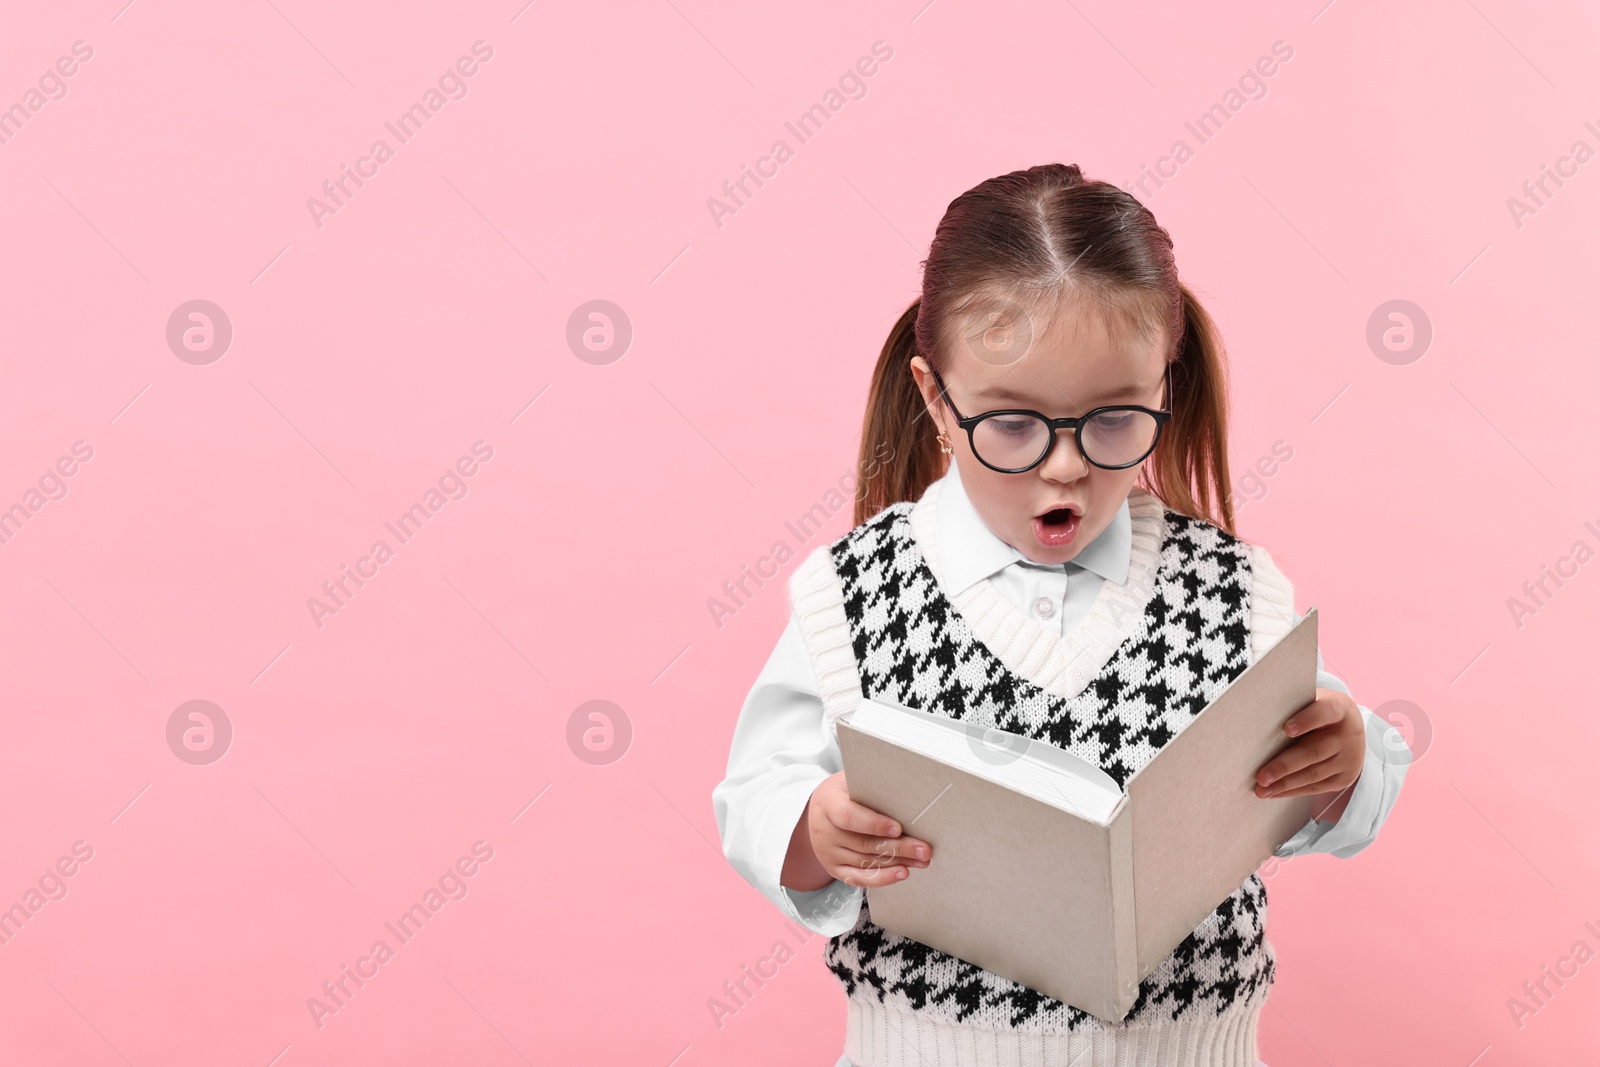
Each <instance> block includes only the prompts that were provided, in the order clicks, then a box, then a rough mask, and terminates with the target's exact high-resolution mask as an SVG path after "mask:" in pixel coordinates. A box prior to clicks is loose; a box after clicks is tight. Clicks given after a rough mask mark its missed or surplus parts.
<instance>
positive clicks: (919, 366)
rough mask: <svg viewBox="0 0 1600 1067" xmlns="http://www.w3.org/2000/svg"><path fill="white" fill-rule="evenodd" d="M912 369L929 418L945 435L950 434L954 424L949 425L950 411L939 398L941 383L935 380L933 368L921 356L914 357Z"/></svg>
mask: <svg viewBox="0 0 1600 1067" xmlns="http://www.w3.org/2000/svg"><path fill="white" fill-rule="evenodd" d="M907 366H908V367H909V368H910V374H911V378H912V380H913V381H914V382H916V384H917V390H918V391H919V392H921V393H922V404H923V407H924V408H925V409H926V410H927V413H928V418H930V419H932V420H933V424H934V425H935V426H936V427H938V428H939V431H940V432H941V433H944V434H950V433H951V431H952V428H953V424H951V425H947V424H946V423H947V420H948V419H949V418H950V409H949V408H948V407H946V406H945V403H944V401H943V400H942V399H941V398H940V397H939V383H938V382H936V381H934V380H933V368H932V367H930V366H929V365H928V361H927V360H925V359H923V358H922V357H921V356H912V357H911V360H910V362H909V363H908V364H907Z"/></svg>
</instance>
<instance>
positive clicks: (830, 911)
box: [783, 878, 867, 937]
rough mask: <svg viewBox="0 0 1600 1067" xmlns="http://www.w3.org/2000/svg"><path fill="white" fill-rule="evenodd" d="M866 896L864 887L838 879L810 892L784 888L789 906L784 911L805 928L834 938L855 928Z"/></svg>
mask: <svg viewBox="0 0 1600 1067" xmlns="http://www.w3.org/2000/svg"><path fill="white" fill-rule="evenodd" d="M866 893H867V891H866V890H865V889H863V888H862V887H860V886H858V885H846V884H845V883H844V882H841V881H839V879H837V878H835V879H834V880H833V881H831V882H829V883H828V884H827V885H825V886H823V887H822V888H821V889H812V890H809V891H802V890H798V889H790V888H788V887H787V886H784V887H783V895H784V899H785V901H786V902H787V905H788V906H787V907H786V908H785V909H784V910H785V911H787V912H788V913H789V917H790V918H792V919H794V920H796V921H798V922H799V923H800V925H802V926H804V927H805V928H806V929H808V930H815V931H816V932H817V933H819V934H822V935H824V936H825V937H834V936H836V935H838V934H842V933H845V932H847V931H849V930H851V929H852V928H854V927H855V925H856V920H857V919H858V918H860V916H861V901H862V898H864V897H865V896H866Z"/></svg>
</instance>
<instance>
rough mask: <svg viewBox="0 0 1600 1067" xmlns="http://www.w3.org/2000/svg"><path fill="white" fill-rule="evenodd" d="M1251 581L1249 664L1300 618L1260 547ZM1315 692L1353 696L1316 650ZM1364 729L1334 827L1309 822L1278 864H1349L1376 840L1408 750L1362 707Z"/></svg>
mask: <svg viewBox="0 0 1600 1067" xmlns="http://www.w3.org/2000/svg"><path fill="white" fill-rule="evenodd" d="M1251 549H1252V562H1253V567H1254V578H1253V583H1252V593H1251V641H1252V645H1253V655H1252V662H1254V659H1255V658H1256V657H1258V656H1260V654H1261V653H1262V652H1264V651H1265V650H1266V649H1267V648H1270V647H1271V646H1272V645H1273V644H1275V643H1276V642H1277V640H1278V639H1279V638H1281V637H1282V636H1283V635H1284V634H1286V633H1288V632H1289V630H1290V628H1292V627H1293V626H1294V624H1295V623H1297V622H1299V621H1300V620H1301V619H1302V618H1304V615H1302V614H1300V613H1298V612H1296V611H1295V610H1294V589H1293V587H1292V586H1291V585H1290V583H1289V580H1288V579H1287V578H1286V577H1284V575H1283V572H1282V571H1281V570H1279V569H1278V566H1277V564H1276V563H1274V562H1273V559H1272V557H1271V555H1269V554H1268V553H1267V551H1266V549H1264V548H1262V547H1260V546H1259V545H1253V546H1251ZM1316 684H1317V688H1319V689H1337V690H1339V691H1340V692H1341V693H1344V694H1345V695H1346V696H1350V695H1352V694H1351V693H1350V687H1349V686H1347V685H1346V684H1345V683H1344V681H1343V679H1341V678H1339V677H1338V676H1337V675H1335V674H1332V673H1330V672H1329V671H1327V670H1326V669H1325V668H1324V667H1323V664H1322V651H1321V650H1320V649H1319V650H1318V651H1317V682H1316ZM1356 707H1357V708H1358V709H1359V710H1360V712H1361V720H1362V723H1363V724H1364V725H1365V726H1366V738H1367V744H1366V754H1365V757H1364V760H1363V763H1362V766H1361V776H1360V777H1359V778H1357V779H1356V784H1355V785H1354V786H1353V787H1352V788H1351V791H1350V800H1349V803H1348V804H1347V805H1346V806H1345V809H1344V813H1343V814H1342V815H1341V816H1340V817H1339V820H1338V821H1337V822H1325V821H1319V820H1317V819H1316V818H1312V819H1311V820H1310V821H1309V822H1307V823H1306V824H1305V826H1303V827H1301V828H1300V830H1299V831H1298V832H1296V833H1295V835H1294V836H1293V837H1291V838H1289V840H1287V841H1285V842H1284V843H1283V844H1282V845H1281V846H1279V848H1278V849H1277V851H1276V852H1274V853H1273V855H1274V856H1277V857H1278V858H1279V859H1288V858H1290V857H1292V856H1304V855H1308V854H1310V853H1313V852H1326V853H1329V854H1331V855H1334V856H1337V857H1339V858H1340V859H1349V858H1350V857H1351V856H1354V855H1355V854H1356V853H1358V852H1360V851H1361V850H1362V849H1364V848H1366V847H1367V846H1368V845H1370V844H1372V842H1373V841H1374V840H1376V839H1377V836H1378V830H1379V828H1380V827H1381V826H1383V823H1384V820H1385V819H1387V818H1388V817H1389V812H1390V810H1391V809H1393V807H1394V803H1395V800H1396V799H1397V798H1398V797H1399V796H1400V786H1401V783H1403V782H1404V781H1405V776H1406V769H1407V768H1408V767H1409V766H1410V764H1411V750H1410V748H1408V747H1407V745H1406V742H1405V739H1404V737H1402V736H1401V734H1400V731H1398V730H1396V729H1395V728H1394V727H1393V726H1391V725H1389V724H1388V723H1387V722H1385V721H1384V720H1382V719H1380V718H1379V717H1378V716H1376V715H1374V714H1373V713H1372V712H1371V710H1369V709H1368V708H1366V707H1365V706H1363V705H1361V704H1357V705H1356Z"/></svg>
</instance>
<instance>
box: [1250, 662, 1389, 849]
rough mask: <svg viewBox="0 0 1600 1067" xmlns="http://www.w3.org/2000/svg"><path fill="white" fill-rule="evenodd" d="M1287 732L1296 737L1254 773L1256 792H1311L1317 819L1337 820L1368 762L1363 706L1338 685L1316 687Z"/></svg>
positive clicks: (1288, 724) (1283, 794)
mask: <svg viewBox="0 0 1600 1067" xmlns="http://www.w3.org/2000/svg"><path fill="white" fill-rule="evenodd" d="M1283 730H1284V733H1286V734H1288V735H1289V736H1290V737H1294V738H1296V740H1295V742H1294V743H1293V744H1291V745H1290V746H1289V747H1288V748H1286V749H1284V750H1283V751H1282V752H1280V753H1278V755H1277V756H1275V757H1273V758H1272V759H1270V760H1268V761H1267V762H1266V763H1264V764H1262V765H1261V769H1260V770H1258V771H1256V786H1255V793H1256V796H1258V797H1298V796H1307V795H1309V796H1313V797H1315V802H1314V804H1313V810H1314V811H1315V813H1316V817H1317V818H1318V819H1322V820H1324V821H1329V822H1337V821H1338V819H1339V816H1341V815H1343V814H1344V809H1345V806H1346V805H1347V804H1348V803H1349V802H1350V789H1351V787H1352V786H1354V785H1355V784H1356V780H1357V779H1358V778H1360V777H1361V767H1362V764H1363V763H1364V762H1365V761H1366V752H1367V731H1366V725H1365V724H1364V723H1363V722H1362V719H1361V709H1360V708H1358V707H1356V702H1355V701H1354V700H1352V699H1351V698H1350V697H1349V696H1348V695H1346V694H1345V693H1341V692H1340V691H1339V690H1337V689H1318V690H1317V699H1316V700H1314V701H1312V702H1311V703H1310V704H1307V705H1306V706H1305V707H1303V708H1301V709H1300V710H1299V711H1297V712H1295V713H1294V715H1293V716H1291V717H1290V719H1289V721H1288V722H1286V723H1284V724H1283Z"/></svg>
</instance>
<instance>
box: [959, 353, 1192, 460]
mask: <svg viewBox="0 0 1600 1067" xmlns="http://www.w3.org/2000/svg"><path fill="white" fill-rule="evenodd" d="M932 370H933V380H934V382H935V384H937V385H938V386H939V395H940V396H941V397H942V398H944V402H945V403H946V404H948V405H950V411H951V413H953V414H954V415H955V417H956V425H957V426H959V427H961V428H962V429H963V430H965V431H967V447H968V448H970V449H972V454H973V455H974V456H976V457H977V459H978V462H979V463H982V464H983V465H984V466H985V467H988V468H989V469H990V470H992V471H998V472H999V473H1001V474H1025V473H1026V472H1028V471H1031V470H1033V468H1035V467H1037V466H1038V465H1039V464H1041V463H1043V462H1044V461H1045V460H1046V459H1049V458H1050V453H1051V452H1054V451H1055V448H1056V431H1057V430H1071V431H1072V436H1073V441H1074V443H1076V444H1077V446H1078V455H1080V456H1082V457H1083V459H1084V462H1085V463H1088V464H1089V465H1090V466H1093V467H1099V468H1100V469H1101V470H1107V471H1122V470H1127V469H1128V468H1129V467H1135V466H1138V465H1139V464H1140V463H1143V462H1144V461H1145V460H1146V459H1148V458H1149V456H1150V453H1151V452H1154V451H1155V450H1156V445H1158V444H1160V442H1161V431H1162V429H1163V428H1164V427H1165V426H1166V425H1167V420H1168V419H1171V418H1172V408H1171V404H1172V364H1171V363H1168V364H1167V374H1166V381H1167V385H1166V403H1167V405H1168V406H1167V407H1164V408H1160V409H1153V408H1147V407H1141V406H1140V405H1138V404H1107V405H1104V406H1103V407H1097V408H1095V409H1094V410H1092V411H1087V412H1085V413H1084V414H1082V415H1080V416H1078V417H1077V418H1075V419H1052V418H1051V417H1050V416H1048V415H1046V414H1045V413H1044V412H1042V411H1034V410H1032V409H1031V408H995V409H994V410H993V411H985V412H984V413H983V414H981V415H963V414H961V411H960V409H958V408H957V407H956V402H955V401H954V400H951V399H950V392H949V390H947V389H946V388H945V385H944V379H943V378H941V377H939V370H938V368H937V367H934V368H932ZM1107 411H1142V412H1144V413H1145V414H1146V415H1153V416H1154V417H1155V420H1156V434H1155V436H1154V437H1152V438H1151V439H1150V448H1149V449H1148V450H1147V451H1146V452H1145V454H1144V455H1142V456H1140V457H1139V458H1138V459H1136V460H1134V461H1133V462H1131V463H1120V464H1117V465H1116V466H1108V465H1106V464H1104V463H1096V462H1095V461H1094V460H1092V459H1090V458H1089V453H1087V452H1085V451H1084V450H1083V424H1084V423H1086V422H1088V421H1089V420H1090V419H1092V418H1094V417H1095V416H1096V415H1099V414H1102V413H1103V412H1107ZM997 415H1032V416H1033V417H1034V418H1036V419H1039V420H1040V421H1042V422H1044V423H1045V424H1046V425H1047V426H1048V427H1049V429H1050V439H1049V441H1048V442H1047V443H1046V444H1045V448H1044V451H1043V452H1042V453H1040V455H1039V458H1038V459H1036V460H1034V461H1033V462H1032V463H1030V464H1028V465H1027V466H1026V467H996V466H995V465H994V464H993V463H990V462H989V461H988V460H986V459H984V458H983V457H982V456H979V455H978V448H977V445H976V443H975V442H974V440H973V434H974V432H975V431H976V430H977V427H978V424H979V423H980V422H982V421H983V420H984V419H992V418H994V417H995V416H997Z"/></svg>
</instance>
